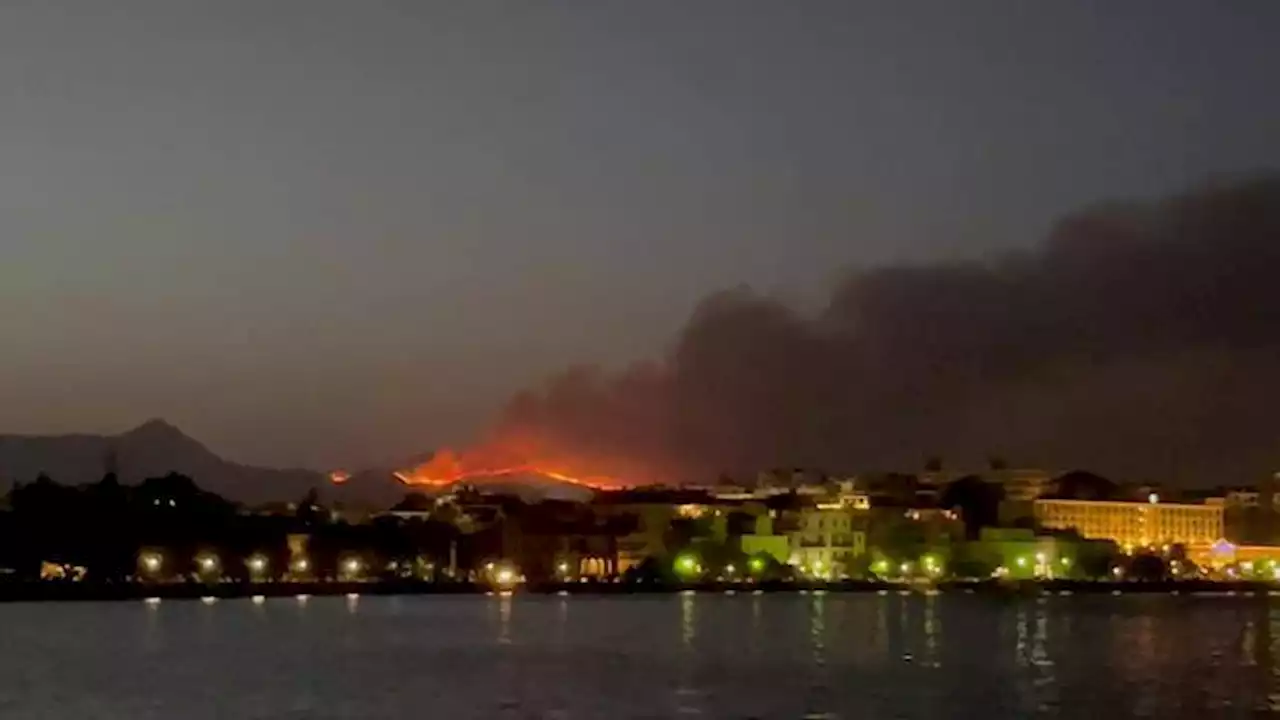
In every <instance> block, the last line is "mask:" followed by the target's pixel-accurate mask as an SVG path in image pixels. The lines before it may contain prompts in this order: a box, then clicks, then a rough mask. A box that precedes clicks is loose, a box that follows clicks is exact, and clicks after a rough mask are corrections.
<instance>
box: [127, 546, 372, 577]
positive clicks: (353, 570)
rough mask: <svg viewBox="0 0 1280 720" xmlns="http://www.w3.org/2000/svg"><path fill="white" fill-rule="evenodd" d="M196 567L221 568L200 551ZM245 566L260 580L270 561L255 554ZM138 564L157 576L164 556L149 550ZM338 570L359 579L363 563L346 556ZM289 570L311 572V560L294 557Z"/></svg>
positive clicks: (212, 571) (213, 571)
mask: <svg viewBox="0 0 1280 720" xmlns="http://www.w3.org/2000/svg"><path fill="white" fill-rule="evenodd" d="M195 563H196V568H197V570H198V571H199V574H200V575H202V576H205V577H217V576H220V574H221V570H222V562H221V560H220V559H219V557H218V556H217V555H215V554H213V553H201V554H199V555H197V556H196V557H195ZM244 565H245V568H246V569H247V570H248V571H249V575H250V577H252V578H253V579H255V580H262V579H264V578H265V577H266V575H267V571H268V569H269V568H270V562H269V561H268V560H267V557H266V556H265V555H261V554H256V555H250V556H249V557H247V558H245V561H244ZM138 566H139V568H140V569H141V570H142V574H143V575H144V576H146V577H149V578H153V579H154V578H157V577H159V576H160V575H161V573H162V572H163V571H164V566H165V558H164V555H163V554H161V553H159V552H154V551H149V552H144V553H142V554H141V555H139V556H138ZM340 570H341V572H342V574H343V576H344V578H345V579H350V580H356V579H359V578H360V576H361V574H362V573H363V571H364V563H363V562H362V561H361V560H360V558H358V557H348V558H346V559H344V560H342V562H341V564H340ZM289 571H290V574H291V575H293V576H304V575H307V574H308V573H310V572H311V561H309V560H308V559H307V558H305V557H299V558H294V560H293V562H291V563H289Z"/></svg>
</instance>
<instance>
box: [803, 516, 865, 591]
mask: <svg viewBox="0 0 1280 720" xmlns="http://www.w3.org/2000/svg"><path fill="white" fill-rule="evenodd" d="M796 520H797V523H796V527H795V530H794V531H793V532H792V533H791V534H790V539H791V542H790V545H791V557H790V563H791V564H792V565H795V566H796V567H799V568H802V569H804V570H806V571H808V572H810V573H813V574H815V575H840V574H842V573H846V572H848V568H849V564H850V563H851V562H852V561H853V559H854V558H856V557H858V556H859V555H862V554H863V553H865V552H866V551H867V534H866V533H865V532H863V531H862V530H861V529H859V528H855V526H854V521H853V515H852V514H851V513H850V512H849V510H848V509H846V508H845V507H844V506H831V505H824V506H819V507H814V508H805V509H804V510H801V511H799V513H797V517H796Z"/></svg>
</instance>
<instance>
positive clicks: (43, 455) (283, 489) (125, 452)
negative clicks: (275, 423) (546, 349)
mask: <svg viewBox="0 0 1280 720" xmlns="http://www.w3.org/2000/svg"><path fill="white" fill-rule="evenodd" d="M427 459H430V456H426V457H419V458H411V459H409V460H408V461H406V462H405V463H403V464H401V465H400V466H399V467H412V466H414V465H417V464H419V463H421V462H424V461H425V460H427ZM109 469H110V470H114V471H115V473H116V474H117V475H118V476H119V477H120V480H121V481H122V482H125V483H137V482H139V481H141V480H144V479H146V478H149V477H158V476H162V475H167V474H168V473H170V472H177V473H181V474H183V475H186V476H188V477H190V478H192V479H193V480H195V481H196V484H198V485H199V486H200V487H202V488H204V489H205V490H209V491H210V492H214V493H217V494H219V495H221V496H223V497H225V498H228V499H231V500H236V501H239V502H243V503H249V504H255V503H263V502H272V501H294V500H298V499H299V498H301V497H302V496H303V495H304V494H306V492H307V491H308V490H310V489H311V488H316V489H318V490H319V491H320V494H321V497H322V498H323V499H324V500H326V501H332V502H337V503H339V504H341V505H346V506H371V507H389V506H391V505H393V504H395V503H396V502H398V501H399V500H400V499H402V498H403V497H404V496H405V494H406V493H409V492H413V491H414V490H415V488H412V487H407V486H405V485H403V484H402V483H400V482H399V481H398V480H396V479H395V476H394V474H393V472H392V470H390V469H366V470H363V471H360V472H356V473H354V474H353V475H352V476H351V479H350V480H348V481H347V482H346V483H344V484H342V485H333V484H332V483H330V482H329V478H328V475H327V474H326V473H321V472H317V471H315V470H305V469H288V470H281V469H274V468H261V467H253V466H251V465H242V464H240V463H235V462H231V461H229V460H225V459H223V458H221V457H219V456H218V455H217V454H216V453H214V452H213V451H212V450H210V449H209V448H207V447H205V446H204V444H203V443H201V442H200V441H198V440H196V439H194V438H192V437H190V436H189V435H187V434H186V433H184V432H182V431H181V430H179V429H178V428H176V427H174V426H173V425H171V424H170V423H168V422H165V421H164V420H149V421H147V422H145V423H143V424H141V425H139V426H138V427H136V428H134V429H132V430H129V431H127V432H123V433H120V434H119V435H84V434H74V435H0V490H2V489H6V488H8V487H9V486H10V485H12V484H13V483H14V482H30V481H32V480H34V479H36V478H37V477H38V476H39V475H40V474H41V473H43V474H45V475H48V476H49V477H51V478H52V479H54V480H56V481H57V482H60V483H64V484H67V485H78V484H82V483H88V482H96V481H98V480H100V479H101V478H102V476H103V475H104V474H105V473H106V472H107V471H108V470H109ZM475 484H477V485H480V486H481V487H483V488H485V489H486V490H488V491H490V492H506V493H512V494H518V495H521V496H525V497H528V498H538V497H567V498H580V497H583V496H584V495H586V494H588V493H586V492H585V491H583V489H582V488H579V487H576V486H573V485H568V484H566V483H562V482H559V481H556V480H551V479H548V478H543V477H539V476H530V477H521V478H509V477H498V478H477V479H476V480H475Z"/></svg>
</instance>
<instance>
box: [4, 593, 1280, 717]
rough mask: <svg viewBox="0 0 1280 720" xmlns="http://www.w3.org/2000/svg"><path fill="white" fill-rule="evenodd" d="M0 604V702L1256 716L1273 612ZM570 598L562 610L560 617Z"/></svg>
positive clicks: (951, 604)
mask: <svg viewBox="0 0 1280 720" xmlns="http://www.w3.org/2000/svg"><path fill="white" fill-rule="evenodd" d="M347 602H348V601H347V600H346V599H345V598H342V597H337V598H323V597H316V598H312V599H311V600H310V602H309V603H308V604H307V606H306V607H305V609H303V608H302V607H299V606H298V604H297V603H295V601H293V600H292V599H283V600H272V601H268V602H267V603H266V605H265V606H262V605H255V604H253V603H252V602H251V601H249V600H224V601H221V602H218V603H216V604H214V605H208V606H205V605H202V604H201V603H200V602H199V600H196V601H193V602H180V601H173V602H170V601H165V602H164V603H163V604H160V605H158V606H149V605H146V604H144V603H142V602H137V603H124V604H100V605H66V606H61V605H11V606H4V607H0V632H2V633H3V638H4V641H5V649H6V652H5V653H3V654H0V716H3V717H6V718H8V717H14V718H28V717H30V718H37V717H93V718H102V719H103V720H117V719H119V718H178V717H180V718H184V720H187V719H190V720H206V719H211V718H219V717H315V718H329V717H334V718H336V717H377V718H388V719H390V720H397V719H398V718H405V719H408V718H419V717H424V716H426V715H425V714H424V711H423V708H424V707H430V708H431V712H430V716H432V717H436V716H439V717H449V718H460V719H464V718H492V717H513V718H524V717H529V718H548V717H563V718H605V717H620V718H625V717H653V718H659V717H663V718H665V717H696V716H701V717H706V718H721V717H724V718H747V717H755V718H800V717H824V718H856V717H868V718H878V717H895V718H945V717H983V718H992V719H994V720H1012V719H1014V718H1024V717H1033V716H1037V715H1050V716H1061V717H1085V718H1088V717H1096V718H1108V719H1109V718H1124V717H1133V716H1153V717H1161V718H1175V719H1176V718H1200V717H1254V716H1256V714H1258V713H1264V712H1267V713H1274V712H1278V711H1280V668H1277V664H1276V663H1277V658H1278V657H1280V644H1278V643H1280V607H1278V608H1272V607H1271V606H1270V605H1269V604H1268V601H1267V600H1266V599H1265V598H1263V599H1253V598H1249V597H1246V596H1243V595H1240V596H1237V597H1235V598H1225V597H1215V598H1196V597H1192V596H1190V595H1183V596H1180V597H1169V596H1159V597H1138V596H1134V595H1126V596H1124V597H1121V598H1112V597H1110V596H1087V595H1076V596H1073V597H1060V596H1056V595H1055V596H1053V597H1049V598H1040V599H1024V598H996V597H987V596H983V595H981V594H978V595H964V594H950V593H944V594H942V595H937V596H930V595H926V594H919V593H916V594H911V595H907V596H901V595H898V594H897V593H892V594H888V595H884V596H879V595H875V594H869V595H841V594H826V595H821V594H812V593H811V594H810V595H808V596H803V597H802V596H800V595H798V594H797V595H764V596H755V595H752V594H749V593H739V594H738V595H736V596H724V595H723V594H720V593H716V594H710V595H707V594H704V595H687V596H660V597H630V598H590V597H581V598H580V597H574V598H559V597H547V598H543V597H533V596H528V595H524V596H521V595H516V596H514V597H512V596H501V595H495V596H493V597H491V598H443V597H438V598H400V599H390V598H380V597H376V596H363V597H361V598H360V599H359V609H358V612H351V611H350V609H349V608H348V606H347ZM570 605H572V609H570Z"/></svg>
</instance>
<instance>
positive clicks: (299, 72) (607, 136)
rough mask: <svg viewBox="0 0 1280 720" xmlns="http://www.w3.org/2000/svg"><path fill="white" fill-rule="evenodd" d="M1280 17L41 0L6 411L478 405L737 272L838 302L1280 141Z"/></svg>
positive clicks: (623, 346)
mask: <svg viewBox="0 0 1280 720" xmlns="http://www.w3.org/2000/svg"><path fill="white" fill-rule="evenodd" d="M1278 37H1280V2H1275V1H1274V0H1252V1H1249V0H1236V1H1229V2H1208V1H1206V0H1185V1H1183V0H1134V1H1131V2H1114V1H1113V0H1112V1H1107V0H1092V1H1087V0H1072V1H1066V0H1063V1H1061V2H1050V1H1048V0H1042V1H1040V2H1015V1H1013V0H1003V1H1000V2H994V1H993V2H987V1H980V0H966V1H965V2H956V1H955V0H937V1H936V2H924V1H923V0H920V1H916V2H902V1H901V0H894V1H886V2H875V3H872V2H854V1H853V0H833V1H831V2H825V1H823V0H808V1H806V2H778V1H776V0H760V1H758V2H755V1H749V0H724V1H719V0H698V1H697V2H689V1H687V0H669V1H666V0H647V1H645V2H610V1H607V0H578V1H576V2H568V1H562V2H536V3H535V2H528V1H527V0H516V1H513V2H505V3H498V2H484V1H482V0H474V1H471V0H468V1H467V2H455V1H449V2H428V1H426V0H421V1H419V2H400V3H391V2H350V1H347V0H331V1H330V0H305V1H298V2H285V1H283V0H276V1H273V2H232V1H224V2H200V3H196V2H184V1H182V0H156V1H155V2H141V1H137V0H116V1H114V2H98V1H94V0H84V1H83V2H58V1H56V0H8V1H7V2H4V3H3V7H0V87H2V88H4V90H5V94H4V98H3V106H2V110H0V168H2V171H0V305H2V306H3V308H4V309H3V310H2V311H0V338H3V346H2V347H3V352H2V353H0V432H24V433H54V432H69V431H85V432H116V431H121V430H124V429H127V428H128V427H130V426H132V425H136V424H138V423H140V422H142V421H143V420H145V419H147V418H150V417H155V416H161V417H164V418H166V419H168V420H169V421H171V422H173V423H175V424H177V425H178V426H180V427H182V428H183V429H184V430H186V431H187V432H189V433H190V434H192V435H194V436H196V437H198V438H200V439H202V440H204V441H206V442H207V443H208V444H209V445H210V446H211V447H212V448H214V449H215V450H217V451H219V452H220V453H222V454H224V455H226V456H228V457H230V458H233V459H236V460H242V461H246V462H256V463H265V464H274V465H294V464H302V465H308V466H316V467H333V466H337V465H343V466H348V467H355V466H359V465H362V464H366V463H374V462H383V461H388V460H394V459H398V458H400V457H402V456H404V455H406V454H409V453H417V452H421V451H424V450H429V449H430V448H432V447H435V446H437V445H440V444H444V443H457V442H465V441H467V440H469V439H470V438H472V437H474V436H476V434H477V433H480V432H481V431H482V430H483V428H485V427H486V426H487V424H488V422H489V420H490V418H492V417H494V416H495V415H496V414H498V413H500V411H501V408H502V407H503V406H504V404H505V402H506V400H507V398H508V397H510V396H511V395H513V394H514V393H516V392H517V391H519V390H520V389H521V388H525V387H530V386H537V385H538V384H539V383H540V382H542V380H543V378H546V377H548V376H551V375H554V374H555V373H557V372H558V371H560V370H561V369H563V368H564V367H567V366H570V365H573V364H578V363H592V364H602V365H604V366H606V367H610V368H618V367H622V366H625V365H627V364H629V363H631V362H633V361H637V360H644V359H647V358H652V359H658V358H662V357H663V356H664V353H667V352H668V351H671V350H672V348H673V347H676V346H677V345H678V343H679V338H680V337H682V335H681V333H682V330H681V328H682V327H684V326H685V323H686V321H687V320H688V318H689V316H690V313H691V312H692V311H693V310H694V308H695V307H697V306H698V305H699V303H700V301H701V300H702V299H703V298H704V297H706V296H707V295H708V294H709V293H712V292H714V291H717V290H721V289H725V288H732V287H735V286H738V285H748V286H750V287H752V288H754V289H755V290H757V291H759V292H761V293H763V294H765V295H767V296H769V297H771V298H781V299H783V300H785V301H786V303H787V304H788V305H790V306H791V307H794V308H798V309H799V310H800V311H801V312H804V313H817V312H819V310H820V309H821V308H823V307H825V306H826V305H827V304H828V303H829V302H832V300H831V298H832V297H833V293H835V296H834V297H835V298H836V300H837V301H840V300H841V299H843V300H844V301H848V294H847V293H844V292H843V291H842V290H841V289H840V288H842V287H844V283H846V282H847V277H848V276H847V275H846V273H848V272H850V271H851V270H853V271H857V270H867V269H873V268H880V267H884V266H894V267H899V266H902V264H904V263H912V264H917V265H919V264H926V265H929V266H936V265H937V264H938V263H944V262H951V261H955V260H958V259H965V258H977V259H982V258H989V257H995V256H999V255H1003V254H1004V253H1006V252H1007V251H1010V250H1017V249H1031V248H1034V247H1038V246H1041V245H1042V244H1043V243H1044V242H1045V241H1046V238H1047V237H1048V236H1049V235H1050V232H1051V229H1053V228H1055V227H1058V225H1057V223H1058V221H1059V220H1060V219H1061V218H1063V217H1064V216H1068V215H1070V214H1072V213H1075V212H1077V211H1080V210H1081V209H1082V208H1088V207H1091V206H1093V205H1095V204H1096V203H1099V202H1103V201H1110V200H1113V199H1120V200H1127V199H1142V200H1147V199H1154V198H1159V197H1166V196H1169V195H1172V194H1175V193H1179V192H1183V191H1187V190H1189V189H1193V188H1196V187H1199V186H1201V184H1203V183H1204V182H1206V181H1215V180H1221V179H1224V178H1235V177H1237V176H1239V175H1241V174H1247V173H1256V172H1258V171H1265V170H1267V169H1269V168H1276V167H1280V130H1278V129H1280V93H1277V92H1276V86H1275V79H1276V71H1277V68H1280V42H1277V38H1278ZM1264 235H1265V233H1264ZM1259 237H1262V235H1260V236H1259ZM1266 237H1270V236H1269V235H1266ZM1122 282H1123V281H1119V280H1118V281H1117V283H1118V284H1120V283H1122ZM959 296H960V297H963V296H964V294H963V292H961V293H960V294H959ZM1051 301H1052V298H1050V300H1049V301H1047V302H1051ZM1093 312H1098V313H1101V312H1104V311H1103V310H1099V309H1097V308H1095V309H1094V310H1093ZM1086 314H1087V313H1086ZM1228 314H1230V313H1229V311H1228ZM1072 317H1077V316H1074V315H1073V316H1072ZM1277 323H1280V319H1277V320H1276V322H1275V323H1272V324H1271V327H1272V328H1275V327H1280V324H1277ZM684 332H686V333H687V332H688V330H687V329H686V330H685V331H684ZM1241 332H1242V334H1240V335H1239V336H1236V335H1232V336H1231V337H1230V338H1228V339H1227V340H1228V341H1229V342H1226V343H1225V344H1226V345H1230V346H1232V347H1235V346H1236V345H1239V344H1241V343H1239V342H1237V341H1239V340H1240V339H1241V338H1244V337H1245V336H1246V335H1248V333H1244V331H1241ZM1249 338H1252V336H1251V335H1248V337H1247V338H1246V340H1248V339H1249ZM1178 339H1179V340H1185V341H1186V342H1187V343H1189V346H1191V347H1192V349H1195V347H1196V343H1199V342H1201V340H1202V339H1203V338H1202V336H1201V335H1196V334H1194V333H1192V334H1190V335H1188V336H1187V337H1185V338H1184V337H1182V336H1179V338H1178ZM1216 340H1221V338H1216V339H1215V338H1210V339H1209V340H1208V341H1205V342H1206V344H1205V347H1208V346H1210V345H1214V342H1216ZM895 342H896V341H895ZM1170 342H1172V341H1170ZM1242 342H1243V341H1242ZM1243 344H1245V345H1248V346H1249V348H1250V350H1252V349H1254V346H1256V345H1258V344H1259V342H1253V344H1250V343H1249V342H1243ZM1262 344H1266V343H1262ZM883 347H898V346H897V345H894V344H893V343H888V344H887V345H884V346H883ZM906 347H908V348H911V347H914V346H910V345H908V346H906ZM928 347H929V346H928V343H927V342H926V343H924V344H923V345H921V346H920V349H919V350H910V352H909V354H916V353H917V352H918V353H921V354H926V355H927V354H928V352H929V350H928ZM1161 347H1164V346H1161ZM1215 347H1216V346H1215ZM944 350H945V351H947V352H950V351H951V349H950V347H948V348H944ZM1138 355H1141V353H1135V354H1129V355H1124V357H1121V358H1120V359H1119V360H1118V361H1117V364H1115V365H1111V366H1108V369H1107V372H1108V373H1111V374H1117V373H1118V375H1116V377H1110V376H1108V377H1109V379H1106V380H1100V379H1096V378H1094V379H1089V380H1087V383H1095V382H1097V383H1103V385H1106V386H1107V387H1114V385H1107V383H1120V384H1122V385H1123V384H1126V382H1125V380H1124V379H1123V378H1125V377H1126V376H1125V375H1124V373H1125V372H1128V371H1129V370H1126V369H1125V368H1131V363H1132V362H1134V357H1137V356H1138ZM1215 357H1216V358H1217V359H1215V360H1214V362H1217V363H1219V365H1221V363H1223V362H1227V363H1231V362H1234V361H1233V360H1222V359H1221V357H1219V356H1215ZM1251 358H1252V361H1254V362H1257V363H1259V367H1275V366H1273V365H1270V364H1268V363H1263V362H1262V359H1260V358H1259V357H1257V356H1251ZM1036 362H1039V360H1036ZM1188 362H1190V361H1188ZM873 366H874V365H869V366H868V367H873ZM1039 367H1040V366H1039V365H1037V368H1039ZM1055 367H1056V365H1055ZM1117 368H1120V369H1117ZM1165 371H1167V372H1175V373H1176V370H1170V369H1168V368H1165ZM920 372H921V373H924V374H925V375H928V372H929V371H928V369H927V368H926V369H922V370H921V371H920ZM1036 372H1040V370H1036ZM1268 372H1270V373H1271V374H1272V376H1274V373H1275V371H1274V370H1270V371H1268ZM1020 377H1021V376H1020ZM1002 382H1003V380H1002ZM1176 386H1177V383H1174V384H1173V385H1170V387H1176ZM1028 387H1034V383H1032V384H1031V385H1028V384H1027V383H1024V382H1022V381H1021V380H1020V381H1019V384H1018V388H1019V389H1018V390H1017V391H1016V393H1017V397H1018V398H1020V399H1022V400H1025V399H1026V398H1027V397H1028V396H1029V394H1031V395H1033V394H1035V393H1034V392H1031V391H1029V390H1028V389H1027V388H1028ZM877 402H881V401H879V400H877ZM884 402H887V401H884ZM1027 402H1032V401H1030V400H1027ZM1032 404H1034V403H1033V402H1032ZM767 405H768V403H766V406H767ZM750 409H754V410H759V409H760V408H749V410H750ZM1008 417H1013V416H1007V417H1006V421H1007V425H999V424H998V423H997V424H995V425H992V427H993V428H997V427H1001V428H1006V429H1007V428H1009V427H1012V428H1014V429H1015V430H1016V429H1018V427H1019V426H1020V423H1016V422H1012V421H1008ZM1203 417H1204V416H1202V415H1198V414H1196V413H1195V412H1192V413H1191V414H1189V415H1188V416H1187V418H1188V419H1186V422H1187V423H1192V422H1193V420H1194V419H1195V418H1201V419H1203ZM857 419H858V418H850V421H854V420H857ZM833 422H834V421H833ZM694 434H695V435H696V433H694ZM904 436H906V435H905V434H903V435H892V437H904ZM1022 439H1026V438H1022ZM931 440H932V438H931ZM1026 440H1027V444H1026V447H1028V448H1045V447H1047V446H1045V445H1044V444H1043V443H1040V444H1037V442H1038V441H1036V440H1035V439H1026ZM983 442H986V440H985V439H984V441H983ZM808 446H809V444H806V443H805V442H804V441H801V442H799V444H798V445H795V446H791V447H793V448H794V447H808ZM1081 447H1082V448H1083V451H1082V452H1083V455H1084V459H1085V460H1091V459H1093V458H1095V457H1096V458H1101V459H1105V458H1107V457H1110V456H1109V455H1107V453H1106V452H1102V451H1098V449H1097V448H1096V447H1095V446H1094V445H1090V444H1089V443H1088V442H1084V443H1083V444H1082V446H1081ZM784 449H787V446H785V445H779V450H784ZM933 449H935V448H926V447H919V448H914V447H913V448H907V449H903V450H902V452H901V453H900V454H898V455H895V454H891V453H884V454H881V455H874V454H871V455H868V456H867V457H868V458H874V459H876V460H880V461H886V462H887V461H890V460H896V459H900V458H902V457H908V456H911V457H915V456H917V455H916V454H917V453H923V452H926V451H930V450H933ZM1053 450H1054V452H1057V453H1058V455H1057V456H1055V457H1053V458H1052V459H1053V460H1055V461H1057V460H1059V459H1060V458H1061V457H1062V454H1063V452H1064V451H1063V449H1062V448H1059V447H1056V446H1054V448H1053ZM1046 453H1048V451H1047V450H1046ZM809 455H813V456H814V457H818V456H821V455H822V453H821V452H818V451H815V452H814V453H809V454H806V453H805V452H800V453H797V457H801V459H807V458H808V457H809ZM751 459H752V460H755V459H760V461H762V462H764V461H768V460H769V459H772V458H771V457H770V456H768V454H767V453H765V454H763V455H759V456H753V457H752V458H751ZM819 459H821V458H819ZM845 459H847V460H849V461H850V462H857V461H859V460H861V459H862V456H855V457H850V458H841V460H845ZM1031 460H1033V461H1035V460H1039V458H1031Z"/></svg>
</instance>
